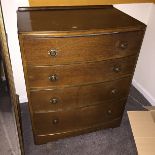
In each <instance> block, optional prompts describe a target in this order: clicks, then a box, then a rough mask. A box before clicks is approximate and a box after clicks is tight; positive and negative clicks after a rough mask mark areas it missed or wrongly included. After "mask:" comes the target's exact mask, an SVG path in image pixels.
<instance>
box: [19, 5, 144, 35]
mask: <svg viewBox="0 0 155 155" xmlns="http://www.w3.org/2000/svg"><path fill="white" fill-rule="evenodd" d="M17 14H18V31H19V33H45V32H47V31H49V33H54V32H77V31H83V32H84V31H87V32H88V31H89V32H90V31H94V32H95V31H103V32H106V31H110V30H112V31H120V30H121V29H125V30H130V29H144V28H145V25H144V24H143V23H141V22H139V21H137V20H135V19H134V18H132V17H130V16H129V15H127V14H125V13H122V12H121V11H119V10H117V9H116V8H113V7H112V6H91V7H90V6H89V7H87V6H83V7H47V8H41V7H40V8H19V10H18V12H17Z"/></svg>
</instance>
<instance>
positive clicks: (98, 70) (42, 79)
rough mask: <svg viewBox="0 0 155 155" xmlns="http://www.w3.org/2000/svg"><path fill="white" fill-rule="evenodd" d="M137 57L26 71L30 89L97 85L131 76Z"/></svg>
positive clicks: (31, 68)
mask: <svg viewBox="0 0 155 155" xmlns="http://www.w3.org/2000/svg"><path fill="white" fill-rule="evenodd" d="M136 59H137V56H131V57H126V58H122V59H115V60H109V61H100V62H96V63H95V62H93V63H83V64H82V63H81V64H72V65H56V66H46V67H45V66H43V67H33V66H31V67H29V68H28V71H27V76H28V84H29V87H30V88H39V87H54V86H68V85H79V84H88V83H98V82H103V81H108V80H113V79H117V78H120V77H124V76H127V75H129V74H132V73H133V71H134V67H135V62H136Z"/></svg>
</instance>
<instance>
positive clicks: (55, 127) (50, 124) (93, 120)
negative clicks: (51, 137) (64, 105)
mask: <svg viewBox="0 0 155 155" xmlns="http://www.w3.org/2000/svg"><path fill="white" fill-rule="evenodd" d="M125 102H126V100H124V99H122V100H119V101H117V100H116V101H113V102H108V103H107V105H108V106H107V105H106V106H105V105H102V104H101V105H98V106H89V107H84V108H79V109H76V110H75V109H74V110H68V111H60V112H47V113H33V129H34V132H35V134H56V133H62V132H70V131H74V130H82V129H86V128H90V127H94V126H99V125H101V124H104V123H106V122H110V121H112V120H114V119H117V118H119V117H121V116H122V114H123V110H124V106H125Z"/></svg>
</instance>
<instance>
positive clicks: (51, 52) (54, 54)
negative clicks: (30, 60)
mask: <svg viewBox="0 0 155 155" xmlns="http://www.w3.org/2000/svg"><path fill="white" fill-rule="evenodd" d="M57 54H58V51H57V50H56V49H51V50H49V51H48V55H50V56H51V57H56V56H57Z"/></svg>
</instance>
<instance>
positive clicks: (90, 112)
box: [18, 6, 146, 144]
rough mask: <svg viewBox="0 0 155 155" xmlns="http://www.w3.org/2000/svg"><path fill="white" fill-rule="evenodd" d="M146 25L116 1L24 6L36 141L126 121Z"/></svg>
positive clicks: (21, 24) (22, 33)
mask: <svg viewBox="0 0 155 155" xmlns="http://www.w3.org/2000/svg"><path fill="white" fill-rule="evenodd" d="M101 19H102V20H101ZM145 28H146V26H145V25H144V24H143V23H141V22H139V21H137V20H135V19H134V18H132V17H130V16H128V15H126V14H124V13H122V12H121V11H119V10H117V9H115V8H113V7H112V6H91V7H90V6H89V7H88V6H78V7H77V6H76V7H46V8H42V7H39V8H38V7H35V8H20V9H19V11H18V30H19V38H20V46H21V53H22V59H23V66H24V73H25V79H26V87H27V92H28V99H29V108H30V114H31V121H32V128H33V135H34V140H35V143H36V144H43V143H46V142H49V141H52V140H56V139H59V138H63V137H68V136H73V135H74V136H75V135H79V134H82V133H86V132H90V131H96V130H98V129H102V128H107V127H116V126H119V125H120V122H121V118H122V114H123V110H124V106H125V102H126V99H127V94H128V91H129V88H130V84H131V79H132V77H133V73H134V69H135V65H136V61H137V58H138V54H139V51H140V47H141V44H142V40H143V36H144V32H145ZM122 43H123V44H122ZM51 49H52V50H53V49H54V50H57V53H56V56H54V57H53V56H50V55H49V54H48V52H49V51H50V50H51ZM49 77H50V78H49ZM112 92H115V93H114V94H113V93H112ZM53 99H54V100H53ZM49 100H50V101H49ZM49 102H50V104H49ZM107 113H109V114H111V115H110V116H109V115H107ZM53 123H54V124H53Z"/></svg>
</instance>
